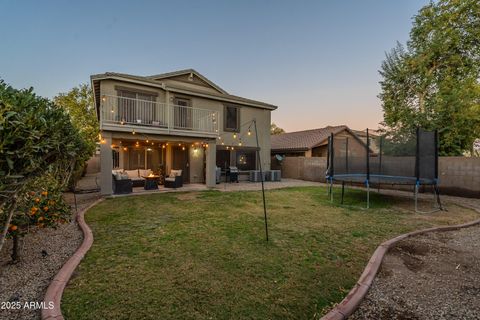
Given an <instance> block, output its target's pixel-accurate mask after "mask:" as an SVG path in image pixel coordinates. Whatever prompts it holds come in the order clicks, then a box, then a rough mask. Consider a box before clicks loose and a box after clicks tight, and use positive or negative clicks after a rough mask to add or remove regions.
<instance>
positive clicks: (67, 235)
mask: <svg viewBox="0 0 480 320" xmlns="http://www.w3.org/2000/svg"><path fill="white" fill-rule="evenodd" d="M65 197H66V199H67V201H68V202H69V203H73V195H72V194H65ZM98 198H99V194H98V193H88V194H80V195H77V205H78V210H80V209H82V208H85V207H86V206H88V205H89V204H90V203H92V202H93V201H95V200H96V199H98ZM74 211H75V210H73V212H74ZM82 240H83V234H82V232H81V230H80V229H79V228H78V225H77V223H76V221H75V220H73V221H72V222H70V223H68V224H64V225H60V226H59V227H58V228H57V229H50V228H46V229H40V230H38V231H36V232H33V233H30V234H28V235H27V236H25V238H24V239H23V240H22V241H21V243H20V248H21V252H20V257H21V261H20V262H19V263H17V264H14V265H12V264H11V263H10V252H11V246H12V243H11V241H8V242H7V244H6V245H5V246H4V248H3V250H2V252H1V253H0V304H1V305H0V319H2V320H3V319H8V320H13V319H22V320H23V319H40V310H39V309H38V306H37V307H35V306H31V307H30V308H24V304H25V303H26V302H38V303H40V302H41V301H42V300H43V296H44V294H45V290H46V288H47V287H48V285H49V284H50V281H51V279H52V278H53V277H54V276H55V274H56V273H57V272H58V270H59V269H60V268H61V267H62V265H63V264H64V263H65V262H66V261H67V259H68V258H69V257H70V256H71V255H72V254H73V253H74V252H75V251H76V249H77V248H78V247H79V246H80V244H81V242H82ZM8 302H10V304H9V303H8ZM11 302H15V303H14V304H13V306H12V304H11ZM18 302H19V303H20V305H21V307H20V309H16V308H17V305H16V303H18ZM12 308H14V309H12Z"/></svg>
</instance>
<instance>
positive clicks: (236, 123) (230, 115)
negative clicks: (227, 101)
mask: <svg viewBox="0 0 480 320" xmlns="http://www.w3.org/2000/svg"><path fill="white" fill-rule="evenodd" d="M224 113H225V119H224V131H234V132H239V131H240V108H239V107H236V106H225V110H224Z"/></svg>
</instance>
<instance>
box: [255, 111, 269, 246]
mask: <svg viewBox="0 0 480 320" xmlns="http://www.w3.org/2000/svg"><path fill="white" fill-rule="evenodd" d="M253 126H254V128H255V140H256V142H257V158H258V166H259V169H260V181H261V184H262V199H263V217H264V221H265V239H266V240H267V241H268V221H267V204H266V203H265V186H264V182H263V180H264V179H263V170H262V159H261V157H260V144H259V143H258V130H257V120H256V119H253Z"/></svg>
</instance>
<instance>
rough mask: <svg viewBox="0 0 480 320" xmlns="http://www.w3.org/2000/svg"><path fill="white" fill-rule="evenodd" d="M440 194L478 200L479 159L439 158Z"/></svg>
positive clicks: (479, 187) (479, 188)
mask: <svg viewBox="0 0 480 320" xmlns="http://www.w3.org/2000/svg"><path fill="white" fill-rule="evenodd" d="M438 180H439V183H440V188H441V189H440V192H443V193H446V194H455V195H461V196H466V197H475V198H480V158H478V157H468V158H467V157H440V159H439V161H438Z"/></svg>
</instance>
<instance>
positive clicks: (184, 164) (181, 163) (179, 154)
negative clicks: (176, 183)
mask: <svg viewBox="0 0 480 320" xmlns="http://www.w3.org/2000/svg"><path fill="white" fill-rule="evenodd" d="M172 152H173V157H172V169H174V170H178V169H181V170H182V178H183V183H189V182H190V164H189V162H188V147H185V150H182V147H179V146H175V147H172Z"/></svg>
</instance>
